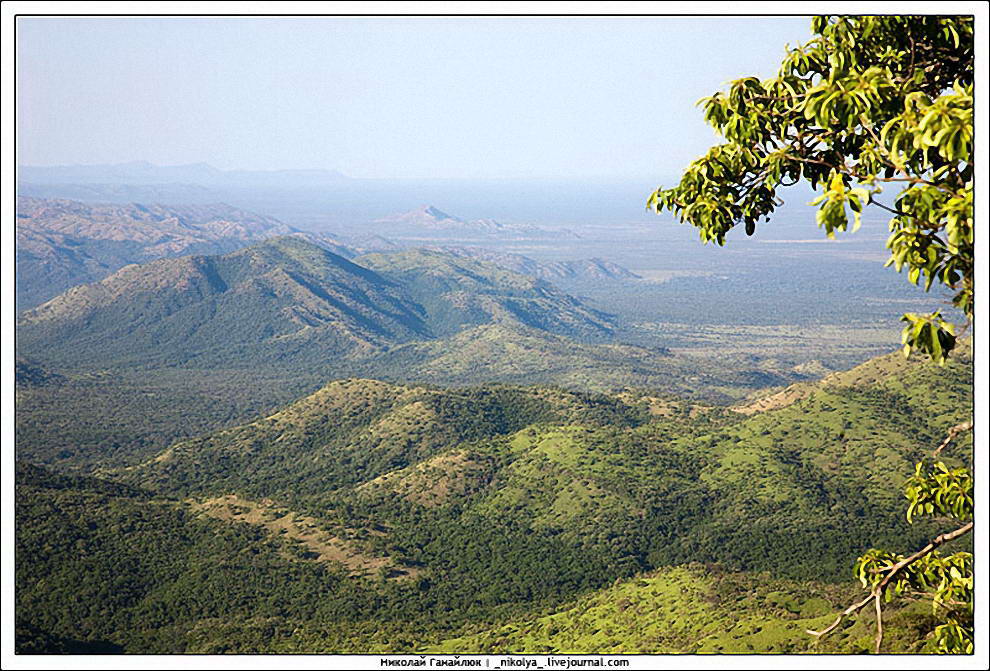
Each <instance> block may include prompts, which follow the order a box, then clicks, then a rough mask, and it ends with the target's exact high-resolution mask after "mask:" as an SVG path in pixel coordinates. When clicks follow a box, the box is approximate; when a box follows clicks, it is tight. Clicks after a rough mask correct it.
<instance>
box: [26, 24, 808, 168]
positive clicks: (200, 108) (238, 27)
mask: <svg viewBox="0 0 990 671" xmlns="http://www.w3.org/2000/svg"><path fill="white" fill-rule="evenodd" d="M809 24H810V20H809V19H808V18H803V17H786V18H766V17H739V18H728V17H708V18H698V17H694V18H688V17H684V18H681V17H656V18H637V19H633V18H606V17H598V18H485V17H478V18H453V19H451V18H308V17H298V18H216V19H209V18H188V19H182V18H140V19H126V18H120V19H113V18H75V19H56V18H27V19H19V20H18V24H17V25H18V111H19V114H18V145H19V153H18V161H19V162H20V163H21V164H27V165H52V164H67V163H115V162H124V161H133V160H148V161H151V162H153V163H159V164H176V163H196V162H207V163H211V164H213V165H215V166H217V167H219V168H225V169H234V168H243V169H278V168H331V169H338V170H340V171H342V172H344V173H345V174H348V175H351V176H355V177H427V178H429V177H471V178H475V177H484V178H489V177H496V178H497V177H568V178H569V177H603V176H607V177H621V178H629V177H632V178H637V177H638V178H642V177H643V176H644V175H649V176H651V177H652V176H659V175H666V174H672V173H675V172H677V171H678V170H679V168H681V167H683V165H684V164H685V163H686V162H687V161H689V160H691V159H692V158H694V157H695V156H696V155H698V154H699V153H700V152H701V151H703V150H704V149H705V148H706V147H707V146H708V145H709V144H710V143H711V142H712V138H713V136H712V134H711V132H710V130H709V129H708V128H707V127H706V126H705V125H704V124H703V122H702V121H701V114H700V110H699V109H698V108H696V107H694V103H695V102H696V101H697V100H698V98H700V97H702V96H705V95H708V94H710V93H712V92H714V91H715V90H717V89H719V88H721V87H722V86H723V85H724V84H725V82H727V81H728V80H730V79H733V78H735V77H738V76H742V75H747V74H758V75H761V76H770V75H772V74H773V73H774V72H775V70H776V65H777V64H778V63H779V62H780V59H781V56H782V54H783V49H784V45H785V43H788V42H789V43H791V44H796V43H799V42H803V41H806V40H807V39H808V38H809V37H810V33H809Z"/></svg>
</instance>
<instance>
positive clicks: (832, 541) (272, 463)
mask: <svg viewBox="0 0 990 671" xmlns="http://www.w3.org/2000/svg"><path fill="white" fill-rule="evenodd" d="M867 370H869V371H871V372H870V373H869V374H868V375H866V374H865V373H864V371H867ZM849 383H850V386H841V385H835V384H833V383H829V384H821V385H818V386H816V387H814V388H812V389H811V390H810V392H809V393H808V394H807V395H805V396H804V397H802V398H800V399H798V400H797V401H796V402H793V403H791V404H789V405H785V406H781V407H779V408H776V409H773V410H766V411H762V412H756V413H754V414H751V415H745V414H742V413H739V412H735V411H733V410H731V409H727V408H717V407H710V406H703V405H701V404H698V403H697V402H686V401H677V400H676V399H672V398H660V397H658V396H656V395H651V394H648V393H642V392H640V393H635V392H625V393H623V394H621V395H619V396H615V395H607V394H590V393H576V392H569V391H565V390H561V389H555V388H540V387H525V388H524V387H512V386H504V385H490V386H485V387H477V388H466V389H442V388H435V387H426V386H417V385H399V384H392V383H386V382H380V381H374V380H355V379H351V380H341V381H336V382H333V383H330V384H328V385H326V386H324V387H323V388H321V389H320V390H319V391H317V392H315V393H313V394H311V395H309V396H307V397H305V398H303V399H301V400H299V401H297V402H295V403H293V404H290V405H288V406H286V407H285V408H284V409H282V410H280V411H278V412H276V413H273V414H269V415H267V416H265V417H263V418H261V419H258V420H256V421H254V422H250V423H247V424H243V425H241V426H237V427H233V428H229V429H224V430H221V431H216V432H213V433H210V434H208V435H206V436H203V437H200V438H195V439H188V440H183V441H180V442H177V443H175V444H174V445H172V446H171V447H170V448H169V449H168V450H166V451H164V452H162V453H161V454H160V455H159V456H158V457H156V458H154V459H151V460H149V461H147V462H145V463H142V464H139V465H136V466H133V467H131V468H126V469H104V470H103V471H102V476H101V477H102V478H103V479H93V478H88V477H79V476H65V475H53V474H51V473H49V472H46V471H39V470H38V469H32V468H27V467H22V468H21V469H19V474H18V492H17V497H16V501H17V506H18V507H17V511H16V519H17V524H18V529H19V530H22V531H21V532H20V533H19V535H18V549H17V551H18V561H19V567H20V568H19V574H18V581H19V582H18V592H17V598H18V616H19V618H20V619H19V622H18V627H19V630H20V631H21V634H22V639H23V640H22V644H21V645H22V649H24V650H29V649H39V648H47V649H52V650H58V649H66V648H67V647H68V648H72V647H73V646H82V647H83V648H86V649H91V648H92V646H96V648H98V649H116V648H120V649H123V650H126V651H143V652H161V651H184V652H197V651H199V652H202V651H226V652H258V651H265V652H375V651H390V652H402V651H405V652H414V651H417V650H426V649H429V650H447V651H457V652H462V653H466V652H478V651H499V652H506V651H513V652H519V651H526V652H547V651H551V650H555V651H567V652H585V651H592V650H594V651H596V652H607V651H621V652H643V651H649V652H674V651H678V652H755V651H809V650H810V648H809V643H810V641H809V639H808V637H807V635H806V634H804V633H803V630H804V629H805V628H809V627H813V626H818V625H820V624H821V623H822V622H823V621H824V618H827V617H828V614H829V613H831V612H833V611H834V609H835V608H836V607H837V606H839V605H841V604H844V603H846V602H847V601H848V597H849V595H850V589H852V590H854V589H855V585H854V584H853V583H852V581H851V580H850V570H851V563H852V561H853V559H854V558H855V557H856V556H857V555H859V554H861V553H862V552H863V551H864V550H866V549H867V548H869V547H872V546H883V547H888V548H890V549H892V550H895V551H901V552H903V551H907V550H913V549H917V548H918V547H920V546H921V545H922V544H923V543H924V542H925V541H926V540H928V539H929V538H930V537H931V535H932V534H933V533H934V527H933V526H932V525H931V524H925V523H915V524H913V525H912V524H908V523H907V522H906V520H905V519H904V513H903V507H904V506H903V500H902V497H901V496H900V494H899V492H898V490H897V485H898V483H899V482H901V481H902V479H903V478H904V477H905V476H907V475H908V474H909V473H910V472H911V471H912V467H913V464H914V462H915V461H916V460H917V459H918V458H919V457H920V456H921V454H923V453H924V452H925V451H927V450H930V449H931V447H932V446H933V445H935V444H937V443H938V442H939V441H940V439H941V437H942V436H943V435H944V433H945V431H946V429H947V428H948V427H949V426H952V425H953V424H955V423H958V422H959V421H962V420H963V419H965V418H966V417H968V416H971V413H972V399H971V395H970V394H971V391H970V390H971V388H972V368H971V363H970V361H969V360H968V359H967V358H966V357H965V356H961V357H959V358H957V359H955V360H953V361H952V362H951V363H950V364H949V365H948V366H947V367H946V368H938V369H936V368H935V367H934V366H933V364H930V363H927V362H924V361H919V360H908V361H906V362H897V361H896V360H893V359H891V360H883V359H881V360H879V361H877V362H874V363H873V364H872V366H871V367H868V368H866V369H861V371H860V372H859V373H856V374H854V375H852V376H851V377H850V378H849ZM971 450H972V444H971V442H964V443H962V444H961V445H959V446H957V447H956V448H954V449H953V450H952V452H951V453H947V456H948V457H949V458H950V459H951V460H953V461H956V462H960V461H961V462H968V461H969V460H970V457H969V456H968V455H969V454H970V453H971ZM698 562H702V563H703V564H718V567H711V566H705V567H699V565H698V564H697V563H698ZM77 585H78V587H77ZM70 586H72V587H71V589H73V590H76V591H75V592H73V593H79V594H81V595H82V597H81V598H82V599H83V602H84V603H85V604H86V606H85V607H84V608H83V607H79V606H78V605H77V603H76V601H74V600H73V601H71V602H70V601H68V600H66V599H64V594H65V593H66V591H67V590H69V589H70ZM610 586H611V587H610ZM928 613H930V607H929V610H926V609H921V608H914V607H912V608H906V609H903V610H899V611H894V612H893V615H894V617H893V618H892V620H891V622H890V626H889V628H890V634H889V636H888V637H887V639H886V641H887V643H886V645H889V646H891V647H890V649H891V650H893V651H901V652H904V651H912V650H916V649H917V646H918V645H919V642H920V641H922V640H923V638H924V636H925V634H926V633H927V631H928V630H929V629H930V627H931V624H932V623H931V618H930V615H929V614H928ZM869 627H870V617H869V616H868V615H864V616H862V619H861V620H859V621H856V622H855V623H854V624H852V626H851V627H850V628H849V629H844V630H843V631H842V632H840V633H839V635H837V636H835V637H832V638H831V639H830V640H829V641H828V642H827V643H824V644H823V645H825V646H826V647H825V648H824V650H825V651H844V652H857V651H861V650H862V649H863V648H864V647H867V646H868V645H869V636H870V633H869ZM87 646H90V647H87ZM115 647H116V648H115Z"/></svg>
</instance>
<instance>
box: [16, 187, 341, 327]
mask: <svg viewBox="0 0 990 671" xmlns="http://www.w3.org/2000/svg"><path fill="white" fill-rule="evenodd" d="M16 232H17V303H18V307H19V308H21V309H24V308H29V307H33V306H35V305H37V304H39V303H41V302H43V301H45V300H48V299H49V298H52V297H54V296H56V295H57V294H59V293H61V292H63V291H65V290H66V289H69V288H70V287H73V286H76V285H79V284H84V283H87V282H94V281H98V280H101V279H103V278H104V277H106V276H107V275H109V274H110V273H112V272H114V271H116V270H118V269H120V268H122V267H123V266H125V265H129V264H132V263H145V262H148V261H152V260H155V259H159V258H171V257H177V256H184V255H188V254H224V253H227V252H231V251H234V250H237V249H240V248H241V247H245V246H247V245H249V244H252V243H254V242H257V241H259V240H264V239H266V238H270V237H274V236H280V235H290V234H291V235H298V236H301V237H304V238H306V239H307V240H309V241H310V242H313V243H315V244H319V245H320V246H322V247H324V248H326V249H328V250H330V251H332V252H334V253H337V254H341V255H343V256H354V255H355V254H356V252H354V251H353V250H351V249H350V248H348V247H346V246H345V245H344V244H343V243H342V242H340V241H339V240H337V239H336V238H333V237H332V236H329V235H324V234H314V233H303V232H301V231H297V230H296V229H294V228H292V227H291V226H288V225H286V224H284V223H282V222H281V221H279V220H277V219H274V218H272V217H266V216H263V215H258V214H254V213H252V212H247V211H245V210H242V209H240V208H236V207H232V206H230V205H227V204H224V203H211V204H201V205H186V206H168V207H166V206H162V205H154V204H148V205H142V204H138V203H130V204H126V205H125V204H91V203H82V202H78V201H73V200H66V199H41V198H31V197H24V196H21V197H18V199H17V225H16Z"/></svg>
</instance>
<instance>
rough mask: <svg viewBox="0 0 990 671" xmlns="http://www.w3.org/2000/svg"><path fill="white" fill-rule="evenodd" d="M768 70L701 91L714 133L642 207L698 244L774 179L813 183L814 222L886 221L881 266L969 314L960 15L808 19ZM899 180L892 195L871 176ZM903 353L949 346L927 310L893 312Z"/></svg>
mask: <svg viewBox="0 0 990 671" xmlns="http://www.w3.org/2000/svg"><path fill="white" fill-rule="evenodd" d="M812 31H813V32H814V33H816V37H815V38H814V39H813V40H811V41H810V42H808V43H807V44H805V45H803V46H800V47H796V48H793V49H790V50H789V51H788V53H787V55H786V56H785V58H784V60H783V63H782V64H781V68H780V71H779V72H778V75H777V77H775V78H772V79H767V80H760V79H759V78H756V77H744V78H742V79H738V80H736V81H734V82H733V83H732V85H731V87H730V88H729V90H728V92H724V93H716V94H715V95H713V96H711V97H709V98H706V99H704V100H703V101H702V102H701V105H702V106H703V108H704V116H705V120H706V121H707V122H708V123H709V124H710V125H711V126H712V127H713V128H715V129H716V131H717V132H718V133H719V134H720V135H721V136H722V137H723V138H724V139H725V142H724V143H723V144H719V145H717V146H714V147H712V148H711V149H710V150H709V151H708V153H707V154H706V155H705V156H703V157H701V158H699V159H698V160H696V161H694V162H693V163H692V164H691V165H690V166H689V167H688V168H687V170H686V171H685V173H684V175H683V177H682V178H681V181H680V183H679V184H678V185H677V186H675V187H673V188H670V189H663V188H659V189H657V190H656V191H655V192H654V193H653V194H652V195H651V196H650V198H649V201H648V207H649V208H651V209H654V210H656V211H657V212H658V213H659V212H661V211H663V210H670V211H672V212H675V213H676V214H677V215H678V217H679V218H680V219H681V221H685V222H688V223H690V224H692V225H693V226H695V227H697V228H698V229H699V233H700V235H701V239H702V240H703V241H705V242H709V241H712V242H715V243H717V244H719V245H722V244H724V243H725V237H726V234H727V233H728V232H729V230H731V229H732V228H733V227H735V226H737V225H739V224H742V225H743V226H744V227H745V229H746V233H747V234H748V235H752V234H753V233H754V232H755V230H756V225H757V222H759V220H760V219H764V218H767V219H768V218H769V217H770V215H771V214H773V212H774V211H775V209H776V208H777V207H778V206H779V204H780V201H779V198H778V195H777V192H778V189H780V188H781V187H782V186H788V185H792V184H795V183H797V182H799V181H805V182H807V183H809V184H810V185H811V186H812V187H813V188H819V189H821V195H819V196H818V197H817V198H816V199H815V200H814V201H813V204H815V205H818V207H819V209H818V215H817V219H818V225H819V226H820V227H821V228H823V229H824V230H825V232H826V234H827V235H828V237H830V238H831V237H834V235H835V232H836V231H845V230H847V228H848V226H849V223H850V213H851V214H852V230H856V229H857V228H858V227H859V223H860V216H861V213H862V212H863V210H864V208H865V207H866V206H868V205H876V206H878V207H880V208H882V209H884V210H887V211H889V212H890V213H892V214H893V215H894V216H893V218H892V219H891V220H890V231H891V235H890V238H889V239H888V241H887V247H888V249H889V250H890V254H891V256H890V260H889V261H888V265H890V264H893V265H894V266H895V268H896V269H897V270H898V271H900V270H902V269H905V268H906V269H907V271H908V279H909V280H910V281H911V282H912V283H914V284H919V283H921V280H922V279H924V287H925V289H926V290H927V289H929V288H930V287H931V286H932V283H933V282H934V281H935V280H938V281H939V283H941V284H944V285H945V286H947V287H950V288H951V289H952V290H953V292H954V298H953V304H954V305H955V306H956V307H958V308H959V309H960V310H962V311H963V313H964V314H965V315H966V316H967V317H968V318H971V317H972V314H973V303H972V299H973V240H974V227H973V165H972V150H973V20H972V18H971V17H941V16H870V17H857V16H843V17H827V16H824V17H816V18H815V19H814V20H813V22H812ZM887 184H890V185H895V186H897V187H898V188H900V191H899V192H898V193H897V194H896V196H895V198H894V201H893V203H892V204H891V203H887V204H885V203H884V202H882V201H881V199H880V198H879V196H880V194H881V193H882V190H883V186H884V185H887ZM904 318H905V321H907V322H908V324H907V327H906V328H905V330H904V344H905V347H906V351H910V350H911V349H913V348H917V349H920V350H922V351H924V352H926V353H928V354H929V355H930V356H931V357H932V358H933V359H935V360H936V361H938V362H940V363H942V362H944V360H945V355H946V354H948V353H949V352H950V351H951V350H952V348H953V346H954V342H955V335H954V332H953V329H952V327H951V325H950V324H948V323H947V322H945V321H944V320H943V319H942V317H941V314H940V313H939V312H933V313H931V314H929V315H917V314H913V313H912V314H907V315H905V317H904Z"/></svg>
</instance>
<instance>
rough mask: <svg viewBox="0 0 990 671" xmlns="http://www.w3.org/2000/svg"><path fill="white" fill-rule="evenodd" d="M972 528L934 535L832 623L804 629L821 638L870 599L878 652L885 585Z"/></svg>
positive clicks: (968, 526) (967, 525)
mask: <svg viewBox="0 0 990 671" xmlns="http://www.w3.org/2000/svg"><path fill="white" fill-rule="evenodd" d="M972 530H973V523H972V522H969V523H967V524H964V525H962V526H961V527H959V528H958V529H956V530H955V531H950V532H948V533H944V534H939V535H938V536H936V537H935V538H933V539H932V540H931V541H930V542H929V543H928V545H926V546H925V547H923V548H922V549H920V550H918V551H917V552H915V553H914V554H913V555H911V556H910V557H905V558H904V559H902V560H901V561H899V562H897V563H896V564H894V565H893V566H891V567H890V568H888V569H886V571H885V573H886V574H887V575H886V576H884V579H883V580H881V581H880V582H879V583H877V585H876V587H874V588H873V589H872V590H871V591H870V593H869V595H867V596H866V598H865V599H863V600H862V601H857V602H856V603H854V604H852V605H851V606H849V607H848V608H846V609H845V610H844V611H842V612H841V613H839V616H838V617H837V618H835V622H833V623H832V624H830V625H829V626H828V627H826V628H825V629H822V630H821V631H813V630H811V629H806V630H805V631H806V632H807V633H809V634H811V635H812V636H814V637H815V638H816V639H818V640H821V638H822V636H825V635H826V634H828V633H829V632H831V631H832V630H834V629H835V628H836V627H838V626H839V623H840V622H842V620H843V619H844V618H845V617H847V616H849V615H852V614H853V613H857V612H859V611H860V610H862V609H863V607H864V606H865V605H866V604H868V603H869V602H870V601H874V602H875V605H876V611H877V637H876V651H877V652H880V644H881V643H882V642H883V623H882V622H881V609H880V599H881V597H883V594H884V592H885V591H886V590H887V586H888V585H890V583H891V582H892V581H893V580H894V578H895V577H896V576H897V575H898V574H899V573H900V572H901V571H903V570H904V569H905V568H907V567H908V566H910V565H911V564H913V563H914V562H916V561H918V560H919V559H921V558H922V557H925V556H926V555H929V554H931V553H932V552H934V551H935V548H937V547H939V546H940V545H944V544H946V543H948V542H949V541H951V540H955V539H956V538H959V537H960V536H964V535H966V534H968V533H969V532H970V531H972Z"/></svg>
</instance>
